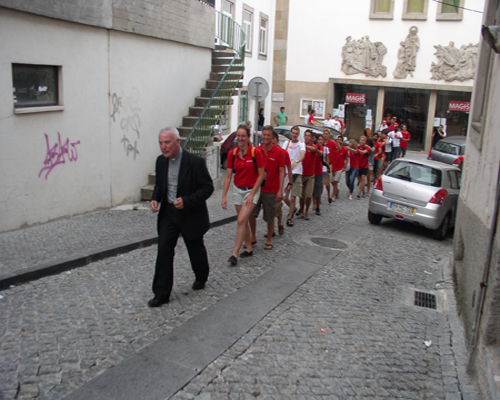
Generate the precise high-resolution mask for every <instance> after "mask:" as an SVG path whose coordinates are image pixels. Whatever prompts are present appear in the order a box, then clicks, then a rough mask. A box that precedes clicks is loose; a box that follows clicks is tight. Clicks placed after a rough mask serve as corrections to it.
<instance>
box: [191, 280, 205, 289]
mask: <svg viewBox="0 0 500 400" xmlns="http://www.w3.org/2000/svg"><path fill="white" fill-rule="evenodd" d="M192 288H193V290H201V289H204V288H205V282H202V281H194V283H193V286H192Z"/></svg>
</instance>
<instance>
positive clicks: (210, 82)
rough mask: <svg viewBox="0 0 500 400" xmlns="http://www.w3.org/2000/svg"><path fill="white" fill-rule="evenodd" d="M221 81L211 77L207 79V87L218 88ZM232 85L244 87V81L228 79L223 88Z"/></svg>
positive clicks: (233, 86) (232, 86)
mask: <svg viewBox="0 0 500 400" xmlns="http://www.w3.org/2000/svg"><path fill="white" fill-rule="evenodd" d="M219 82H220V81H214V80H211V79H209V80H207V83H206V85H205V88H206V89H216V88H217V86H218V85H219ZM230 87H231V88H235V87H237V88H242V87H243V82H241V81H240V80H234V81H232V80H226V81H224V82H223V83H222V85H221V88H222V89H226V88H230Z"/></svg>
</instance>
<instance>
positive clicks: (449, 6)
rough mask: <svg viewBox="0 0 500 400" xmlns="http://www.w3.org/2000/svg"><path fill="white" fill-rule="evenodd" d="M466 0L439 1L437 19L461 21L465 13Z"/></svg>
mask: <svg viewBox="0 0 500 400" xmlns="http://www.w3.org/2000/svg"><path fill="white" fill-rule="evenodd" d="M464 1H465V0H446V1H443V2H441V3H438V11H437V16H436V20H438V21H461V20H462V18H463V13H464V9H463V7H464Z"/></svg>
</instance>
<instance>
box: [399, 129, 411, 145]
mask: <svg viewBox="0 0 500 400" xmlns="http://www.w3.org/2000/svg"><path fill="white" fill-rule="evenodd" d="M400 132H401V135H403V139H408V140H410V132H408V131H404V132H403V131H400ZM399 146H400V147H401V148H402V149H407V148H408V142H407V141H406V140H400V142H399Z"/></svg>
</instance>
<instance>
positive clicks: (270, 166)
mask: <svg viewBox="0 0 500 400" xmlns="http://www.w3.org/2000/svg"><path fill="white" fill-rule="evenodd" d="M258 150H260V152H261V153H262V155H263V156H264V169H265V170H266V184H265V185H264V187H262V188H261V189H260V191H261V192H263V193H278V192H279V190H280V167H285V155H284V154H283V150H282V149H280V148H279V147H278V146H276V145H274V144H273V147H271V148H270V149H269V151H268V152H267V153H266V151H265V150H264V148H263V147H262V145H260V146H259V147H258ZM286 153H287V154H288V151H287V152H286Z"/></svg>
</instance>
